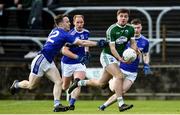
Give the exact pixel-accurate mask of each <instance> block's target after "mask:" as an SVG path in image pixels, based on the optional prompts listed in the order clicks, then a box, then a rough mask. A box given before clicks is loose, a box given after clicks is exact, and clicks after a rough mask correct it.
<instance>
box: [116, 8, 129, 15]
mask: <svg viewBox="0 0 180 115" xmlns="http://www.w3.org/2000/svg"><path fill="white" fill-rule="evenodd" d="M120 13H127V14H128V15H130V11H129V10H128V9H119V10H118V11H117V15H119V14H120Z"/></svg>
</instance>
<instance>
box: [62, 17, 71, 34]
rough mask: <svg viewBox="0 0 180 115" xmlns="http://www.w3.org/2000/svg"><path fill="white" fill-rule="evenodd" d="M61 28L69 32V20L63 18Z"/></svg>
mask: <svg viewBox="0 0 180 115" xmlns="http://www.w3.org/2000/svg"><path fill="white" fill-rule="evenodd" d="M62 25H63V27H64V29H65V30H66V31H69V30H70V25H71V23H70V21H69V18H68V17H64V18H63V24H62Z"/></svg>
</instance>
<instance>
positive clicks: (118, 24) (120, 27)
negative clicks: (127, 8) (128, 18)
mask: <svg viewBox="0 0 180 115" xmlns="http://www.w3.org/2000/svg"><path fill="white" fill-rule="evenodd" d="M116 25H117V26H118V27H120V28H125V27H126V25H127V24H126V25H125V26H121V25H119V24H118V23H116Z"/></svg>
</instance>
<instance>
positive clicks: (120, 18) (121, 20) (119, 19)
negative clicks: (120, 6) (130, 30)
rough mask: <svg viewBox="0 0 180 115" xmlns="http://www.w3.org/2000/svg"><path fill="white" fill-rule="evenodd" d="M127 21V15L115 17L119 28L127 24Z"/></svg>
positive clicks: (121, 14) (122, 14)
mask: <svg viewBox="0 0 180 115" xmlns="http://www.w3.org/2000/svg"><path fill="white" fill-rule="evenodd" d="M128 20H129V16H128V13H120V14H119V15H118V16H117V23H118V24H119V25H121V26H124V25H126V24H127V22H128Z"/></svg>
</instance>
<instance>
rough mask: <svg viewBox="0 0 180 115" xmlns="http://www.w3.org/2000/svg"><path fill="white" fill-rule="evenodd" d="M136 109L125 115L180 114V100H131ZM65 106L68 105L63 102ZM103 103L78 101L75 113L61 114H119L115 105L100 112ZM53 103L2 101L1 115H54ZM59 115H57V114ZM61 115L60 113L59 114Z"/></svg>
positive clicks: (0, 103) (0, 105)
mask: <svg viewBox="0 0 180 115" xmlns="http://www.w3.org/2000/svg"><path fill="white" fill-rule="evenodd" d="M126 102H127V103H132V104H134V108H133V109H131V110H128V111H126V112H123V114H180V100H174V101H164V100H153V101H152V100H141V101H139V100H129V101H126ZM62 103H63V104H64V105H67V104H68V103H67V102H66V101H62ZM102 103H103V101H96V100H95V101H91V100H89V101H77V103H76V109H75V111H67V112H63V113H60V114H87V113H89V114H119V113H120V112H119V111H118V108H117V104H113V105H112V106H110V107H109V108H107V109H106V110H105V111H98V109H97V107H98V106H99V105H100V104H102ZM52 107H53V101H49V100H48V101H32V100H30V101H25V100H24V101H22V100H1V101H0V114H54V112H52V109H53V108H52ZM56 114H57V113H56ZM58 114H59V113H58Z"/></svg>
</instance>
